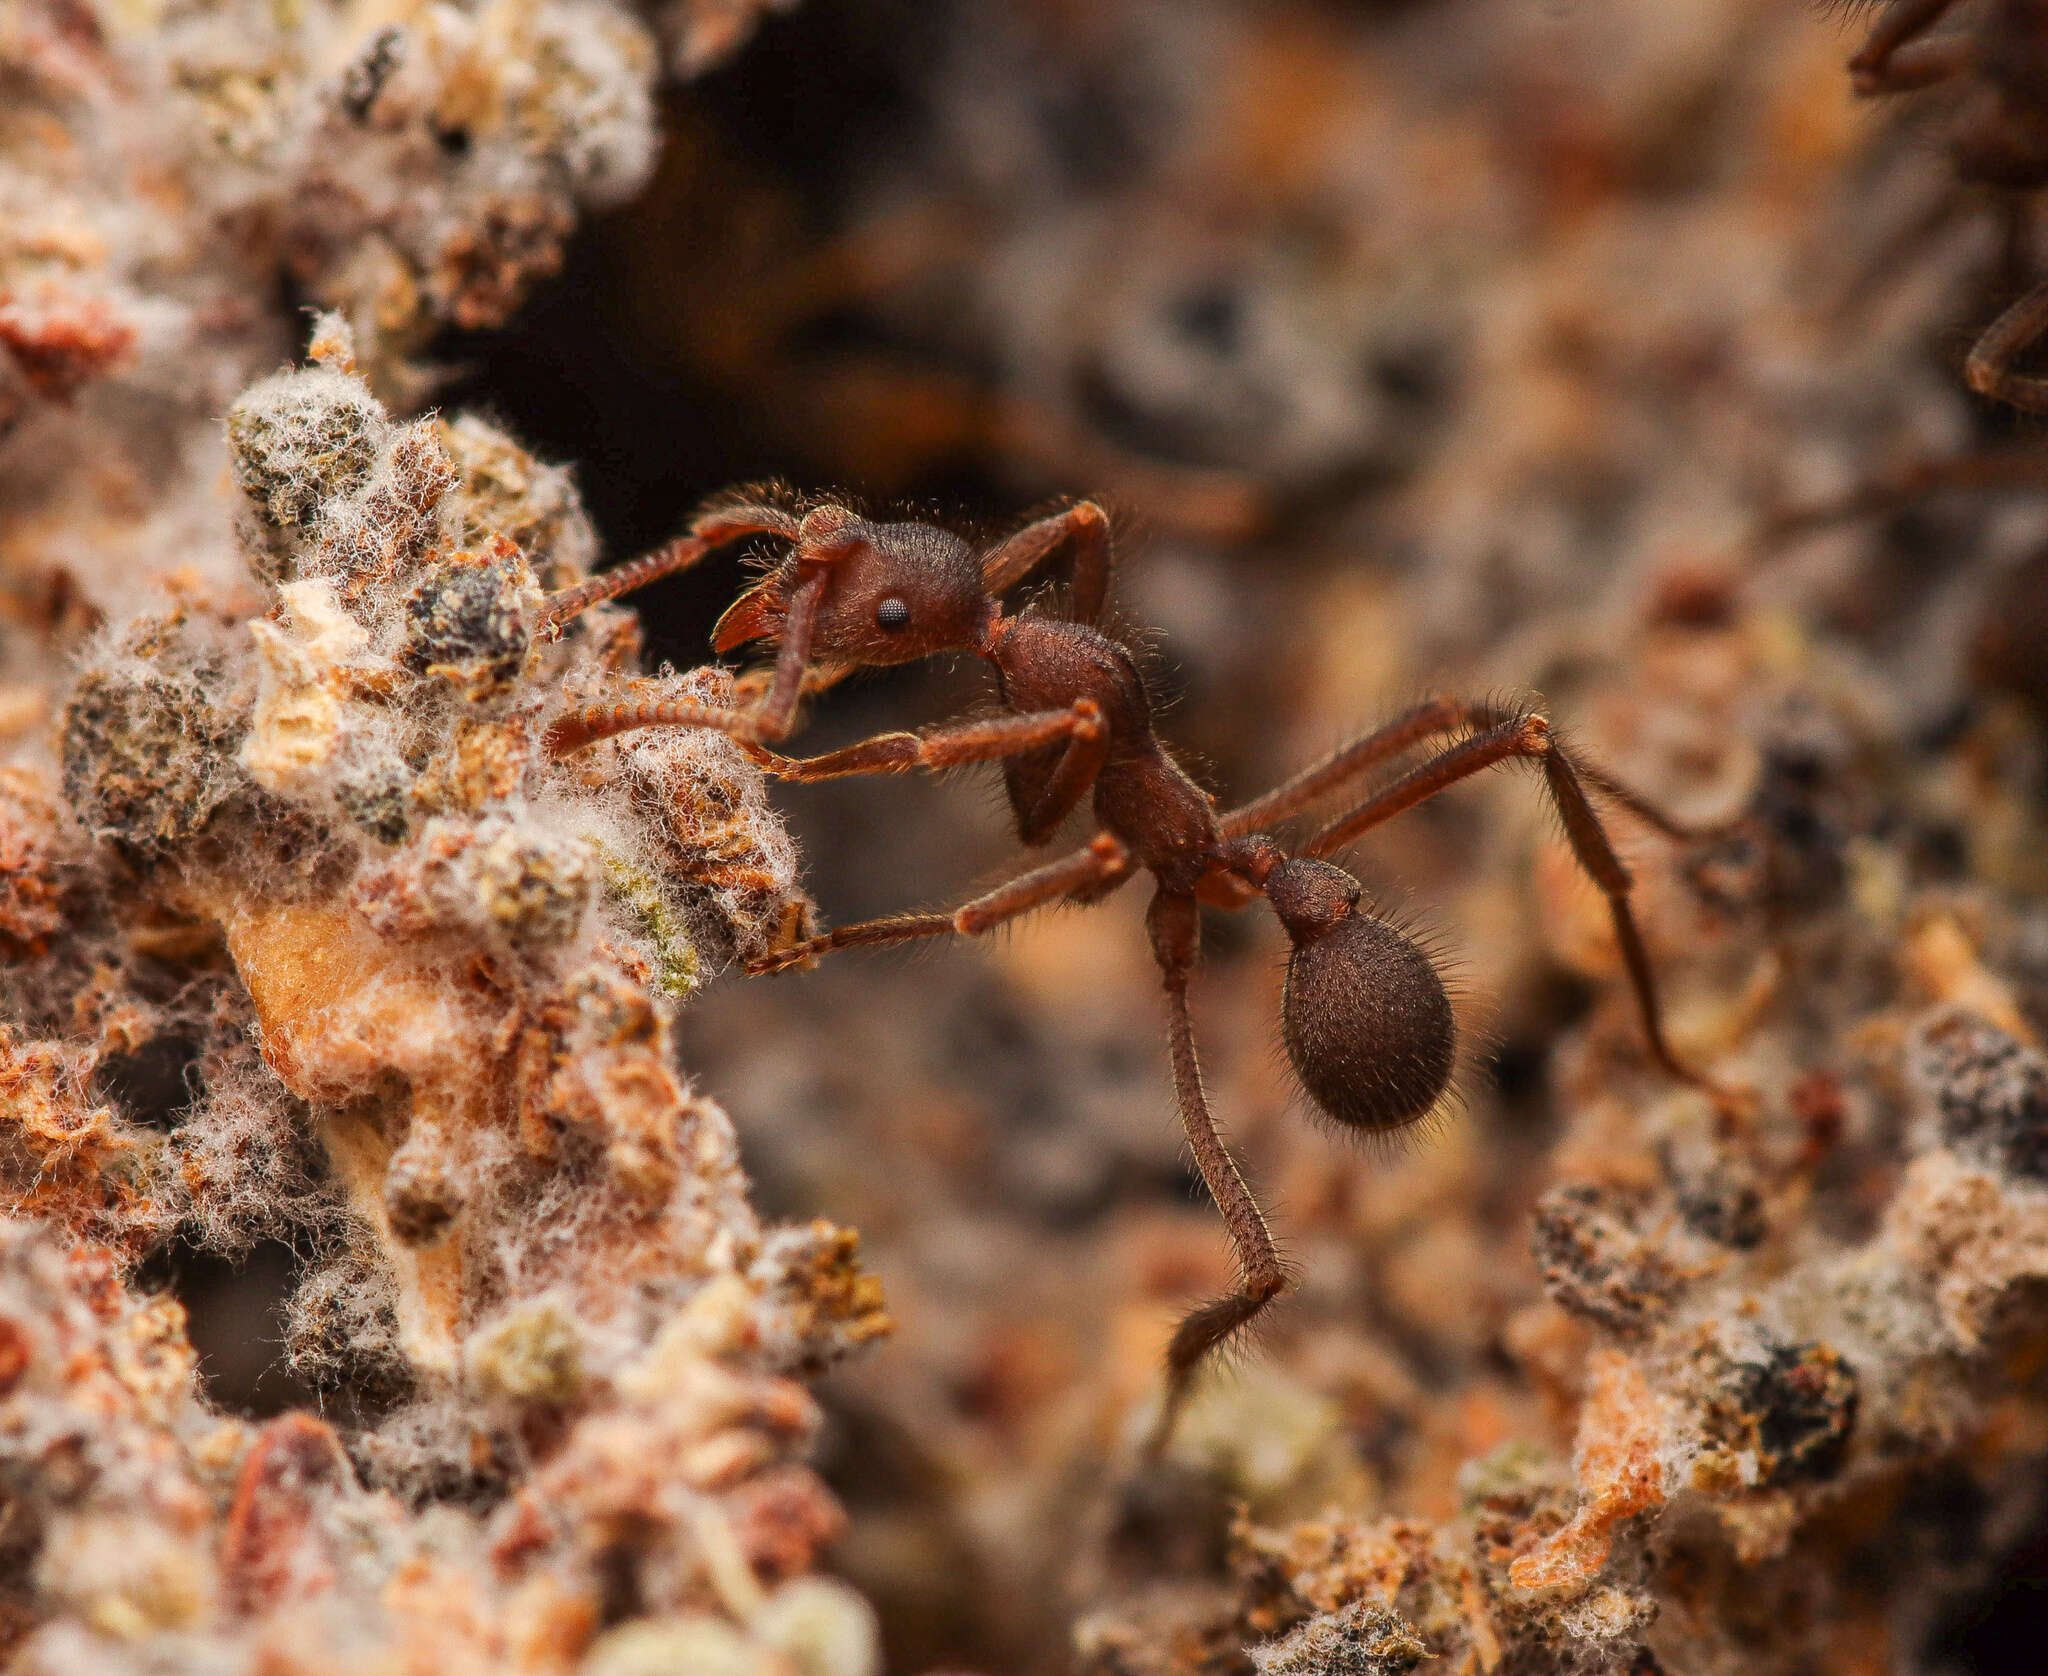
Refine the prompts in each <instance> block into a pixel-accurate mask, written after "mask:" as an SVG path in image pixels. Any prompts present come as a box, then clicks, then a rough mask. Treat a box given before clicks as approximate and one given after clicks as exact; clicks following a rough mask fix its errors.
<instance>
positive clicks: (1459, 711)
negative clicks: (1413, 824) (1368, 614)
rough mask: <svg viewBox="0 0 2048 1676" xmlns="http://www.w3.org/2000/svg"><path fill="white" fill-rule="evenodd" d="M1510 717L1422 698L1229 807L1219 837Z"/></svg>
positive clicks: (1466, 703)
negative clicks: (1432, 744)
mask: <svg viewBox="0 0 2048 1676" xmlns="http://www.w3.org/2000/svg"><path fill="white" fill-rule="evenodd" d="M1510 719H1511V716H1510V713H1509V712H1507V711H1505V710H1502V709H1501V708H1499V707H1498V706H1497V705H1491V704H1479V703H1474V702H1472V701H1470V700H1467V699H1461V698H1429V699H1424V700H1423V701H1422V702H1421V703H1420V704H1418V705H1416V706H1415V707H1414V708H1413V709H1411V710H1408V711H1406V712H1405V713H1403V714H1402V715H1399V716H1396V717H1395V718H1394V719H1393V720H1392V721H1390V722H1388V723H1387V724H1386V725H1385V726H1384V727H1379V728H1375V729H1374V730H1373V731H1372V732H1371V733H1368V734H1367V735H1366V736H1365V737H1364V738H1363V739H1359V740H1356V741H1354V742H1353V743H1351V744H1349V745H1345V746H1343V747H1341V748H1340V749H1338V750H1336V751H1333V752H1331V754H1330V755H1329V756H1327V757H1325V758H1323V760H1322V761H1321V762H1319V763H1316V764H1315V765H1314V766H1312V767H1309V768H1305V769H1303V770H1302V771H1301V772H1300V773H1299V774H1297V775H1295V776H1294V777H1293V778H1292V779H1290V780H1284V781H1282V782H1281V783H1280V784H1279V785H1277V786H1275V787H1274V788H1273V789H1272V790H1271V791H1269V792H1267V793H1266V794H1265V795H1264V796H1263V797H1259V798H1255V799H1253V800H1252V801H1251V802H1250V803H1247V804H1245V805H1243V806H1242V807H1241V808H1237V809H1232V810H1231V811H1230V812H1229V813H1228V814H1226V815H1224V816H1223V818H1222V820H1221V821H1220V822H1219V824H1220V825H1221V827H1222V829H1223V835H1224V837H1226V838H1242V837H1244V836H1245V835H1246V834H1248V833H1253V832H1263V831H1264V830H1265V829H1266V828H1267V827H1269V826H1271V825H1273V823H1274V822H1276V821H1283V820H1285V819H1287V817H1288V816H1290V815H1292V814H1295V813H1297V812H1299V811H1300V810H1301V809H1303V808H1305V807H1307V806H1308V805H1309V804H1311V803H1313V802H1315V801H1316V800H1317V799H1318V798H1321V797H1326V796H1328V795H1329V794H1330V793H1331V792H1333V791H1336V790H1337V789H1338V788H1340V787H1341V786H1343V785H1344V784H1345V783H1346V782H1347V781H1349V780H1353V779H1356V778H1357V777H1358V776H1359V775H1361V774H1364V773H1367V772H1368V771H1370V770H1371V769H1373V768H1376V767H1378V766H1379V765H1380V764H1381V763H1383V762H1386V761H1387V760H1388V759H1390V758H1392V757H1397V756H1399V755H1400V754H1401V753H1402V752H1403V751H1405V750H1407V749H1409V748H1410V747H1411V746H1414V745H1418V744H1420V743H1421V742H1422V741H1423V740H1425V739H1428V738H1430V737H1431V736H1432V735H1435V734H1440V733H1451V732H1454V731H1455V730H1457V729H1458V728H1461V727H1498V726H1501V725H1503V724H1504V723H1506V722H1508V721H1509V720H1510Z"/></svg>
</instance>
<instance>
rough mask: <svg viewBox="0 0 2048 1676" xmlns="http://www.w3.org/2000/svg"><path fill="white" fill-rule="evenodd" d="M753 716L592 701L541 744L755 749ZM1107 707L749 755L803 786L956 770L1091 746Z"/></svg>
mask: <svg viewBox="0 0 2048 1676" xmlns="http://www.w3.org/2000/svg"><path fill="white" fill-rule="evenodd" d="M756 725H757V723H756V718H755V717H754V716H753V715H752V714H750V713H748V712H746V711H743V710H726V709H722V708H720V707H719V706H717V705H715V704H698V703H696V702H695V701H693V700H691V699H687V698H681V699H669V700H657V701H655V702H652V703H648V704H594V705H591V706H590V707H588V708H587V709H583V710H578V711H574V712H572V713H571V714H569V715H567V716H563V717H561V718H559V719H558V720H557V721H556V722H555V723H554V725H553V726H551V727H550V728H549V729H548V731H547V734H546V736H545V739H544V748H545V750H546V751H547V754H548V756H549V758H550V759H554V760H559V759H560V758H562V757H565V756H568V755H570V754H571V753H573V752H576V751H580V750H582V749H583V747H584V746H586V745H594V744H596V743H597V742H598V741H599V740H600V739H611V738H615V737H616V736H617V735H619V734H621V733H631V732H634V731H635V730H636V729H639V728H643V727H702V728H712V729H715V730H716V731H718V732H721V733H728V734H731V735H732V736H733V737H734V738H736V739H738V740H740V741H741V742H742V743H743V744H746V745H749V746H753V742H754V729H755V727H756ZM1103 734H1104V729H1103V726H1102V708H1101V706H1100V705H1098V704H1097V703H1096V702H1095V701H1094V700H1093V699H1092V698H1083V699H1078V700H1076V701H1075V702H1074V703H1073V704H1072V705H1071V706H1069V707H1068V708H1067V709H1065V710H1038V711H1033V712H1031V713H1030V714H1029V715H1023V716H999V717H996V718H993V719H992V720H989V721H985V722H965V723H962V724H961V725H960V726H958V727H943V728H933V729H931V730H930V731H928V732H925V733H878V734H876V735H875V736H874V738H872V739H863V740H861V741H860V742H859V743H858V744H854V745H848V746H846V747H845V748H844V749H842V750H837V751H828V752H826V753H825V754H824V755H823V756H815V757H785V756H778V755H776V754H775V753H774V752H773V751H768V750H763V749H761V748H759V747H758V746H754V748H753V751H752V754H753V756H754V759H755V760H756V761H757V762H759V763H760V765H761V766H762V767H763V768H765V769H766V770H767V771H768V772H769V773H770V774H773V775H775V776H776V777H777V778H779V779H784V780H793V781H796V782H797V783H799V784H805V783H808V782H810V781H813V780H838V779H844V778H845V777H847V776H848V775H852V774H901V773H904V772H906V771H907V770H909V769H912V768H958V767H961V766H963V765H964V764H967V763H970V762H989V761H993V760H996V759H998V758H1002V757H1007V756H1015V755H1017V754H1018V753H1019V752H1020V751H1035V750H1039V749H1041V748H1043V747H1044V746H1047V745H1057V744H1059V743H1061V742H1062V741H1070V742H1073V743H1080V742H1082V741H1087V742H1088V743H1090V744H1094V743H1096V742H1097V741H1100V740H1101V739H1102V737H1103Z"/></svg>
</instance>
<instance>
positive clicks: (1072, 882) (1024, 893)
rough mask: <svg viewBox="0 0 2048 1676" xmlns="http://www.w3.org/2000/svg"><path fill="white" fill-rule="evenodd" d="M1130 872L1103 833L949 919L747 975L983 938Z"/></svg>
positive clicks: (867, 934) (872, 934)
mask: <svg viewBox="0 0 2048 1676" xmlns="http://www.w3.org/2000/svg"><path fill="white" fill-rule="evenodd" d="M1129 872H1130V852H1129V851H1128V850H1127V849H1125V848H1124V846H1123V845H1122V844H1121V843H1120V842H1118V840H1116V839H1115V838H1112V837H1111V836H1110V835H1109V834H1108V833H1106V832H1104V833H1098V834H1097V835H1096V836H1095V837H1094V839H1092V840H1091V841H1090V842H1089V843H1088V844H1087V845H1086V846H1085V847H1083V848H1082V849H1079V850H1076V851H1075V852H1074V853H1073V854H1072V855H1069V856H1062V857H1061V858H1060V859H1059V860H1058V861H1054V862H1048V863H1047V864H1046V865H1045V866H1043V867H1039V868H1035V869H1033V870H1032V871H1031V872H1029V873H1025V874H1023V875H1021V876H1020V877H1018V878H1015V879H1012V880H1011V881H1010V882H1009V883H1008V884H1006V885H998V886H997V887H996V888H995V889H994V890H992V891H990V892H989V893H988V894H987V895H985V896H977V897H976V898H975V899H974V900H973V901H971V902H967V903H963V904H962V905H961V906H960V907H958V908H955V909H954V910H953V911H952V912H951V913H949V914H896V915H893V916H891V917H890V918H888V919H873V920H864V921H862V922H861V923H860V924H858V925H842V926H840V927H839V928H838V929H837V930H836V931H828V932H826V933H825V935H824V936H822V937H813V938H810V939H809V940H808V941H806V942H802V943H792V944H791V945H790V946H789V947H788V948H785V949H778V950H776V951H775V952H774V953H773V954H767V955H763V956H761V957H760V958H759V959H757V960H752V961H749V962H748V964H747V972H748V974H749V975H750V976H752V977H764V976H766V975H767V974H769V973H771V972H780V971H783V970H784V969H786V968H788V967H791V966H797V965H801V964H803V963H805V962H807V961H811V960H814V959H816V958H817V957H818V956H819V955H823V954H831V953H833V952H834V951H835V950H838V949H860V948H888V947H889V946H891V945H892V944H895V943H908V942H914V941H916V940H917V939H919V938H923V937H979V936H981V935H982V934H983V933H985V932H988V931H993V930H994V929H995V928H996V927H997V926H999V925H1005V924H1007V923H1008V922H1009V921H1011V920H1013V919H1017V918H1019V917H1020V916H1022V915H1024V914H1028V913H1030V912H1031V911H1032V910H1033V909H1034V908H1042V907H1045V906H1046V905H1047V904H1048V903H1052V902H1057V901H1060V900H1061V899H1063V898H1065V897H1068V896H1071V895H1073V894H1074V893H1075V892H1076V891H1079V890H1088V889H1095V890H1098V891H1099V890H1101V889H1102V888H1103V887H1105V886H1107V885H1110V884H1112V883H1118V882H1121V881H1122V880H1123V879H1124V878H1125V877H1127V876H1128V874H1129Z"/></svg>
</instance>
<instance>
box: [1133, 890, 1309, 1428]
mask: <svg viewBox="0 0 2048 1676" xmlns="http://www.w3.org/2000/svg"><path fill="white" fill-rule="evenodd" d="M1145 918H1146V925H1147V928H1148V929H1149V930H1150V932H1151V934H1152V956H1153V958H1154V959H1155V960H1157V961H1158V962H1159V970H1160V973H1161V975H1162V976H1163V977H1164V979H1165V981H1166V1029H1167V1042H1168V1046H1169V1049H1170V1051H1171V1053H1172V1057H1173V1092H1174V1099H1175V1102H1176V1104H1178V1105H1179V1107H1180V1121H1181V1127H1182V1128H1183V1129H1185V1130H1186V1131H1187V1137H1188V1149H1189V1150H1190V1151H1191V1152H1193V1153H1194V1155H1195V1167H1196V1168H1197V1169H1199V1170H1200V1171H1201V1172H1202V1180H1203V1181H1204V1182H1205V1183H1206V1184H1207V1185H1208V1188H1209V1197H1210V1198H1212V1199H1214V1200H1215V1201H1216V1209H1217V1210H1218V1211H1219V1212H1220V1213H1221V1215H1222V1217H1223V1223H1224V1226H1225V1227H1227V1228H1228V1229H1229V1230H1230V1240H1231V1243H1232V1244H1233V1245H1234V1246H1236V1248H1237V1267H1238V1279H1237V1290H1236V1291H1234V1292H1229V1293H1226V1294H1225V1295H1224V1296H1222V1297H1220V1298H1213V1299H1211V1300H1210V1301H1209V1302H1208V1303H1205V1304H1202V1305H1201V1306H1199V1307H1198V1308H1196V1309H1193V1310H1190V1311H1189V1312H1188V1314H1187V1315H1185V1316H1184V1317H1182V1319H1181V1323H1180V1325H1179V1326H1178V1327H1176V1328H1175V1329H1174V1333H1173V1339H1172V1341H1171V1342H1170V1343H1169V1344H1168V1345H1167V1347H1166V1395H1165V1397H1164V1398H1163V1399H1162V1401H1161V1404H1160V1409H1159V1418H1158V1421H1157V1423H1156V1424H1154V1426H1153V1428H1152V1431H1151V1434H1150V1436H1149V1437H1147V1439H1146V1441H1145V1453H1146V1455H1147V1456H1148V1457H1149V1458H1150V1459H1153V1460H1157V1459H1158V1458H1159V1456H1160V1455H1161V1454H1163V1453H1164V1452H1165V1449H1166V1445H1167V1444H1168V1443H1169V1442H1170V1441H1171V1440H1172V1437H1173V1428H1174V1426H1175V1425H1176V1424H1177V1423H1178V1421H1179V1419H1180V1415H1181V1411H1182V1409H1183V1408H1185V1407H1186V1406H1187V1399H1188V1392H1189V1390H1190V1389H1191V1388H1192V1386H1193V1384H1194V1378H1195V1375H1196V1373H1197V1372H1198V1371H1200V1369H1201V1366H1202V1363H1203V1362H1204V1361H1206V1360H1207V1359H1208V1358H1209V1356H1210V1355H1211V1354H1212V1353H1213V1352H1214V1351H1215V1350H1216V1349H1217V1348H1218V1347H1219V1346H1221V1345H1222V1344H1224V1343H1225V1342H1227V1341H1228V1340H1229V1339H1230V1338H1231V1337H1233V1336H1234V1335H1235V1334H1237V1333H1239V1332H1241V1331H1243V1330H1244V1328H1245V1327H1246V1326H1247V1325H1249V1324H1250V1322H1251V1321H1252V1320H1253V1318H1254V1317H1256V1316H1257V1315H1258V1313H1259V1312H1260V1311H1261V1310H1263V1309H1264V1308H1265V1307H1266V1306H1267V1305H1268V1304H1270V1303H1271V1302H1272V1301H1273V1300H1274V1299H1275V1298H1277V1297H1278V1296H1279V1295H1280V1294H1281V1292H1282V1291H1284V1290H1285V1289H1286V1286H1287V1269H1286V1266H1285V1265H1284V1264H1283V1263H1282V1262H1281V1261H1280V1252H1279V1249H1278V1247H1276V1246H1275V1245H1274V1244H1273V1235H1272V1233H1271V1232H1270V1230H1268V1228H1267V1227H1266V1218H1265V1214H1264V1213H1263V1212H1262V1211H1261V1210H1260V1209H1259V1202H1258V1200H1256V1199H1254V1198H1253V1197H1252V1190H1251V1189H1250V1188H1249V1187H1247V1186H1246V1185H1245V1179H1244V1176H1243V1174H1242V1173H1241V1172H1240V1171H1239V1170H1238V1167H1237V1161H1236V1160H1235V1159H1234V1158H1232V1157H1231V1156H1230V1149H1229V1148H1228V1147H1226V1146H1225V1145H1224V1144H1223V1137H1222V1136H1221V1135H1219V1134H1218V1133H1217V1132H1216V1119H1215V1118H1214V1117H1213V1116H1211V1115H1210V1112H1209V1096H1208V1094H1207V1092H1206V1091H1205V1090H1204V1089H1203V1087H1202V1065H1201V1061H1200V1060H1199V1059H1198V1058H1197V1057H1196V1054H1195V1028H1194V1023H1193V1020H1192V1019H1191V1018H1190V1017H1189V1014H1188V981H1189V979H1190V978H1191V977H1192V976H1193V975H1194V969H1195V963H1196V962H1197V960H1199V959H1200V957H1201V948H1202V926H1201V914H1200V910H1199V909H1198V908H1197V907H1196V906H1195V899H1194V898H1193V897H1192V896H1176V895H1171V894H1169V893H1168V892H1166V891H1164V890H1162V891H1160V892H1159V894H1158V895H1156V896H1155V897H1153V898H1152V906H1151V909H1150V910H1149V912H1148V913H1147V914H1146V916H1145Z"/></svg>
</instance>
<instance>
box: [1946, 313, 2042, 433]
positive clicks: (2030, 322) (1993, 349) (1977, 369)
mask: <svg viewBox="0 0 2048 1676" xmlns="http://www.w3.org/2000/svg"><path fill="white" fill-rule="evenodd" d="M2044 335H2048V285H2037V286H2035V287H2034V289H2033V290H2031V291H2029V292H2028V293H2027V294H2026V295H2025V296H2024V297H2022V298H2020V300H2019V301H2018V302H2016V303H2014V304H2013V305H2012V307H2011V308H2009V309H2007V310H2006V311H2005V312H2004V313H2003V314H2001V315H2000V316H1999V317H1998V318H1997V319H1996V320H1994V321H1992V322H1991V325H1990V327H1989V328H1988V329H1987V330H1986V331H1985V333H1984V335H1983V336H1982V337H1980V338H1979V339H1978V340H1977V347H1976V348H1974V349H1972V350H1971V351H1970V358H1969V360H1968V361H1966V362H1964V364H1963V376H1964V377H1965V378H1966V379H1968V380H1969V383H1970V388H1971V389H1972V390H1975V391H1976V392H1977V394H1978V395H1980V396H1989V397H1991V398H1992V400H1994V401H2001V402H2005V403H2007V404H2008V405H2010V406H2012V407H2017V408H2020V409H2021V410H2023V411H2024V412H2027V413H2048V378H2036V377H2029V376H2027V375H2026V374H2024V373H2016V372H2014V371H2013V370H2012V364H2013V362H2014V361H2016V360H2018V359H2019V358H2020V356H2022V355H2023V354H2025V353H2026V352H2027V351H2028V350H2029V349H2031V348H2033V347H2034V345H2035V344H2037V343H2039V342H2040V341H2041V339H2042V337H2043V336H2044Z"/></svg>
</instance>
